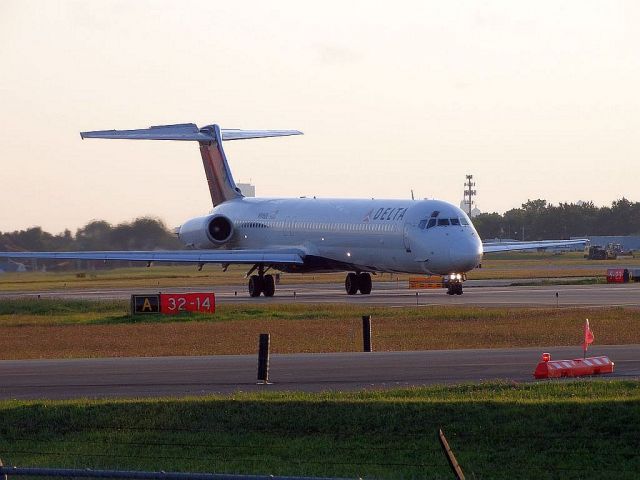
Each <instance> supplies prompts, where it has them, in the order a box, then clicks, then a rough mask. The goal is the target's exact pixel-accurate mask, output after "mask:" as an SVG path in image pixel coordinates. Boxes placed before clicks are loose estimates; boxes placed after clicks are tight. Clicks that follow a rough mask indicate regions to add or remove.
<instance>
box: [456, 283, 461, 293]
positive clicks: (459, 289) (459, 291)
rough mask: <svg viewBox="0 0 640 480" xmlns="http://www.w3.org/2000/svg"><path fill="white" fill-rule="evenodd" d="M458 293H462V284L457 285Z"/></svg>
mask: <svg viewBox="0 0 640 480" xmlns="http://www.w3.org/2000/svg"><path fill="white" fill-rule="evenodd" d="M456 295H462V284H461V283H460V284H459V285H456Z"/></svg>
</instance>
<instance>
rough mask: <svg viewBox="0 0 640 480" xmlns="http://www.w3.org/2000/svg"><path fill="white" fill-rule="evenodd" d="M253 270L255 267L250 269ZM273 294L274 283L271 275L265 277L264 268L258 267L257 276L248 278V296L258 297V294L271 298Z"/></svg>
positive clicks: (274, 290) (274, 289)
mask: <svg viewBox="0 0 640 480" xmlns="http://www.w3.org/2000/svg"><path fill="white" fill-rule="evenodd" d="M253 270H255V267H254V268H253V269H251V271H253ZM251 271H250V272H249V273H251ZM274 293H276V282H275V280H274V279H273V275H265V274H264V267H263V266H262V265H260V266H259V267H258V275H251V276H250V277H249V295H251V296H252V297H259V296H260V294H263V295H264V296H265V297H273V294H274Z"/></svg>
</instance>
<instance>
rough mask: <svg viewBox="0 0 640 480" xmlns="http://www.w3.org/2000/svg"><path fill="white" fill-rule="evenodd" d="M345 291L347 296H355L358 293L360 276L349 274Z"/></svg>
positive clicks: (345, 283) (345, 282)
mask: <svg viewBox="0 0 640 480" xmlns="http://www.w3.org/2000/svg"><path fill="white" fill-rule="evenodd" d="M344 289H345V290H346V291H347V295H355V294H356V293H358V276H357V275H356V274H355V273H348V274H347V278H346V279H345V281H344Z"/></svg>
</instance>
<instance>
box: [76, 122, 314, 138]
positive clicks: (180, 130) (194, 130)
mask: <svg viewBox="0 0 640 480" xmlns="http://www.w3.org/2000/svg"><path fill="white" fill-rule="evenodd" d="M220 133H221V137H222V140H244V139H249V138H267V137H287V136H290V135H302V132H300V131H298V130H235V129H221V130H220ZM80 137H81V138H83V139H84V138H111V139H123V140H179V141H198V142H214V141H215V140H216V137H215V133H214V131H213V125H207V126H206V127H202V128H198V126H197V125H196V124H195V123H180V124H176V125H158V126H155V127H150V128H141V129H138V130H96V131H93V132H80Z"/></svg>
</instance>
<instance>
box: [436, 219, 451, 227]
mask: <svg viewBox="0 0 640 480" xmlns="http://www.w3.org/2000/svg"><path fill="white" fill-rule="evenodd" d="M447 225H449V219H448V218H439V219H438V226H439V227H444V226H447Z"/></svg>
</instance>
